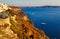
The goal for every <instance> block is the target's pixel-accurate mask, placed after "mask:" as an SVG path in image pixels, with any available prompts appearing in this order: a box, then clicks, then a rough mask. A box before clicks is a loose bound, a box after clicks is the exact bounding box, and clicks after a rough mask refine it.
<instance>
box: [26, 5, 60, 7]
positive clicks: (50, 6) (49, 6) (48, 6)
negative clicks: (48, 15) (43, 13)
mask: <svg viewBox="0 0 60 39" xmlns="http://www.w3.org/2000/svg"><path fill="white" fill-rule="evenodd" d="M25 8H26V7H25ZM27 8H60V6H51V5H45V6H27Z"/></svg>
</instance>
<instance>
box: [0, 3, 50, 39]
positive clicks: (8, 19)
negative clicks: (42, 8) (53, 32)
mask: <svg viewBox="0 0 60 39" xmlns="http://www.w3.org/2000/svg"><path fill="white" fill-rule="evenodd" d="M0 6H1V7H0V10H1V11H0V39H49V37H48V36H47V35H45V33H44V32H43V31H42V30H39V29H37V28H36V27H34V24H33V22H32V21H31V20H29V18H28V16H27V15H26V14H25V13H24V12H23V11H22V9H21V8H18V7H13V6H10V7H9V6H6V4H5V6H6V7H5V8H2V7H4V6H2V5H0ZM8 7H9V8H8Z"/></svg>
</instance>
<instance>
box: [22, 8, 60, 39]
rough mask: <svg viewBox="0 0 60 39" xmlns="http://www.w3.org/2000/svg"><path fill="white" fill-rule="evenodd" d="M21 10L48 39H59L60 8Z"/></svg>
mask: <svg viewBox="0 0 60 39" xmlns="http://www.w3.org/2000/svg"><path fill="white" fill-rule="evenodd" d="M22 10H23V11H24V12H25V14H26V15H27V16H28V18H29V19H30V20H32V22H33V23H34V25H35V27H37V28H39V29H40V30H43V31H44V32H45V34H46V35H47V36H48V37H49V38H50V39H60V8H53V7H52V8H51V7H50V8H41V7H22Z"/></svg>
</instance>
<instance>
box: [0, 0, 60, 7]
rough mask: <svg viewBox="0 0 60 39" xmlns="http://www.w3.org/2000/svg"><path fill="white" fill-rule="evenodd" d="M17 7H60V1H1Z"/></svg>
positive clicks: (0, 0)
mask: <svg viewBox="0 0 60 39" xmlns="http://www.w3.org/2000/svg"><path fill="white" fill-rule="evenodd" d="M0 2H3V3H8V4H10V5H16V6H41V5H60V0H0Z"/></svg>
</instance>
